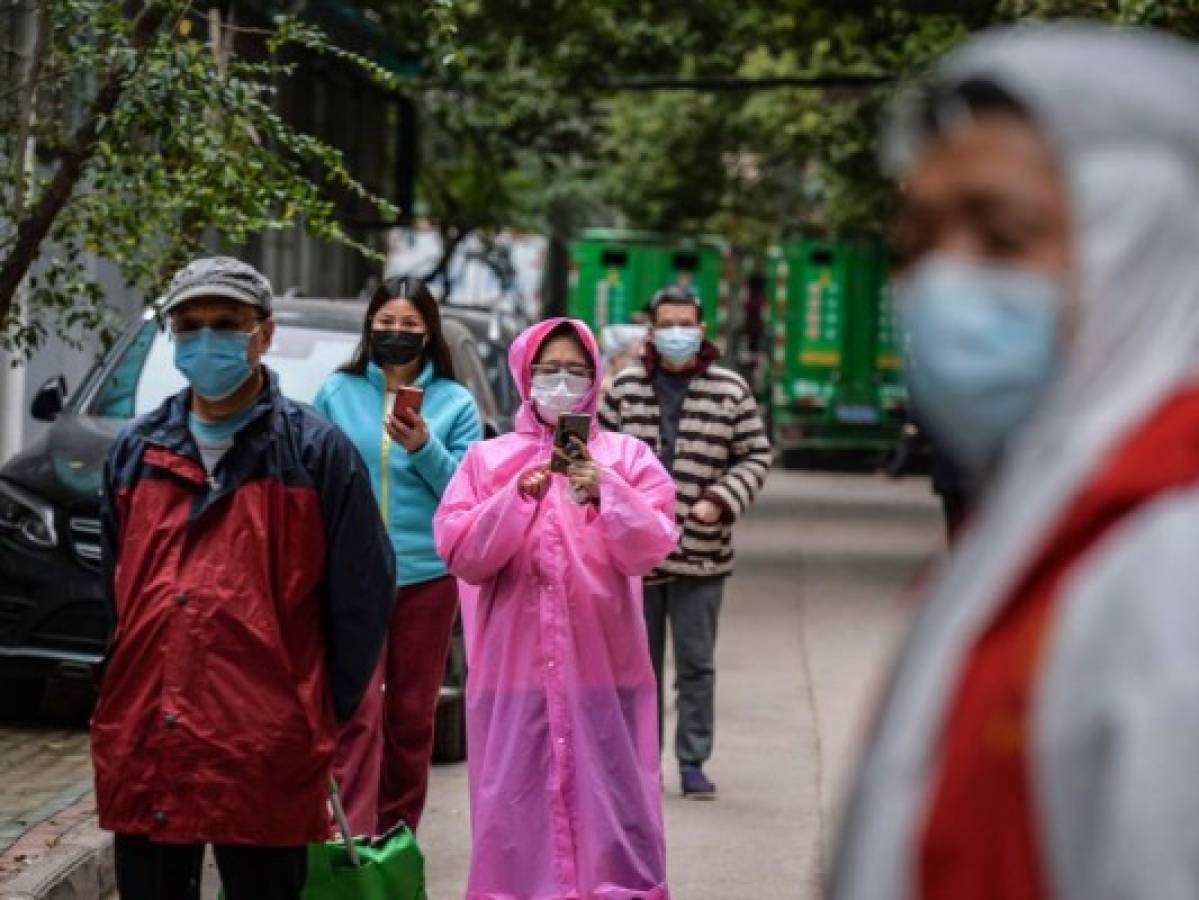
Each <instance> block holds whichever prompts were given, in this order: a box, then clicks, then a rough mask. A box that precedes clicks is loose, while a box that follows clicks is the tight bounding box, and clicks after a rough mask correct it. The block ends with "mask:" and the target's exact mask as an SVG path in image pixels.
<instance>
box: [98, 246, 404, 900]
mask: <svg viewBox="0 0 1199 900" xmlns="http://www.w3.org/2000/svg"><path fill="white" fill-rule="evenodd" d="M271 306H272V291H271V285H270V282H269V281H268V280H267V279H266V278H265V277H264V276H263V275H262V274H260V273H259V272H257V271H256V270H255V269H254V268H253V267H251V266H248V265H246V264H245V263H242V262H240V261H238V260H235V259H231V258H228V257H211V258H206V259H198V260H196V261H194V262H192V263H191V264H189V265H188V266H186V267H185V268H183V269H182V270H180V271H179V272H178V273H177V274H176V275H175V277H174V279H173V280H172V281H171V285H170V287H169V289H168V291H167V293H166V296H165V298H164V299H163V301H162V305H161V312H162V315H163V317H164V318H165V320H166V322H167V323H168V327H169V329H170V333H171V339H172V341H173V342H174V348H175V365H176V366H177V367H178V368H179V370H180V371H181V372H182V373H183V375H184V376H185V377H186V378H187V380H188V383H189V387H188V388H187V389H185V390H183V391H182V392H181V393H179V394H178V395H176V396H174V397H172V398H170V399H168V400H167V401H165V402H164V403H163V404H162V406H161V407H159V408H158V409H156V410H154V411H153V412H151V413H149V414H147V415H145V416H143V417H141V418H139V419H136V420H135V421H133V422H131V423H130V424H129V425H128V426H126V428H125V429H124V430H123V431H122V432H121V434H120V436H119V437H118V438H117V441H116V443H115V444H114V445H113V448H112V450H111V451H110V453H109V457H108V460H107V463H106V465H105V471H104V482H103V499H102V504H101V524H102V544H103V551H104V552H103V565H104V585H105V589H106V592H107V594H108V599H109V604H110V610H111V614H112V621H113V624H114V626H115V627H114V630H113V635H112V640H111V643H110V646H109V652H108V656H107V660H106V666H105V671H104V676H103V680H102V683H101V686H100V698H99V703H98V705H97V707H96V712H95V716H94V718H93V722H92V757H93V760H94V762H95V772H96V799H97V803H98V806H99V812H100V824H101V826H102V827H104V828H106V829H108V830H110V831H113V832H116V869H117V881H118V887H119V889H120V893H121V897H122V898H123V900H161V898H171V900H175V898H178V900H198V898H199V885H200V872H201V864H202V860H203V854H204V847H205V845H206V844H212V845H213V850H214V856H215V858H216V862H217V867H218V868H219V870H220V874H221V880H222V882H223V885H224V889H225V896H226V897H228V898H229V900H276V898H277V900H299V898H300V896H301V894H302V892H303V889H304V882H305V879H306V849H305V845H306V844H308V843H310V842H313V841H319V840H323V839H324V838H326V837H327V835H328V817H327V812H326V807H325V797H326V794H327V789H328V772H329V764H330V760H331V757H332V755H333V750H334V747H335V745H336V738H337V725H338V722H339V721H345V720H346V719H348V718H349V717H350V715H351V714H352V713H353V711H354V709H355V707H356V706H357V705H358V701H359V699H360V698H361V696H362V693H363V691H364V690H365V688H366V685H367V683H368V681H369V680H370V676H371V673H372V672H373V670H374V667H375V662H376V660H377V658H378V655H379V652H380V649H381V642H382V640H383V636H384V635H385V634H386V631H387V622H388V618H389V615H390V612H391V605H392V602H393V601H392V598H393V596H394V593H395V589H394V584H395V579H394V567H395V559H394V557H393V554H392V549H391V542H390V541H389V540H388V537H387V534H386V532H385V531H384V529H383V523H382V520H381V519H380V517H379V511H378V508H377V506H376V505H375V501H374V498H373V495H372V494H371V488H370V481H369V476H368V475H367V472H366V469H365V466H364V465H363V463H362V460H361V459H360V458H359V457H358V455H357V453H356V451H355V450H354V448H353V447H352V446H351V445H350V444H349V442H348V441H347V440H346V439H345V438H344V437H343V436H342V435H341V433H340V432H339V431H338V430H337V429H336V428H334V427H332V426H331V425H329V424H327V423H326V422H325V421H324V420H323V419H321V418H320V417H319V416H317V415H316V414H315V413H314V412H313V411H312V410H310V409H309V408H308V407H306V406H301V405H300V404H297V403H293V402H292V401H290V400H288V399H287V398H286V397H284V396H283V395H282V394H281V393H280V392H279V384H278V380H277V379H276V377H275V375H274V374H273V373H272V372H271V371H270V370H269V369H268V368H267V367H266V366H264V365H263V364H262V357H263V354H264V353H265V352H266V350H267V348H268V347H269V346H270V341H271V337H272V334H273V332H274V322H273V320H272V318H271Z"/></svg>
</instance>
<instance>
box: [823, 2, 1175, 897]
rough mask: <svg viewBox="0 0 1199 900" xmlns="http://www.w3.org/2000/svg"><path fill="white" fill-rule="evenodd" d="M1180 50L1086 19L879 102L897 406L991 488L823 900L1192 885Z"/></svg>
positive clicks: (1167, 893)
mask: <svg viewBox="0 0 1199 900" xmlns="http://www.w3.org/2000/svg"><path fill="white" fill-rule="evenodd" d="M1196 97H1199V53H1197V52H1196V48H1195V47H1194V46H1193V45H1191V44H1188V43H1185V42H1183V41H1180V40H1176V39H1172V38H1168V37H1165V36H1162V35H1156V34H1153V33H1148V32H1137V31H1114V30H1110V29H1107V28H1104V27H1102V26H1098V25H1084V24H1072V25H1058V26H1048V27H1045V26H1042V27H1037V28H1020V29H1013V30H1007V31H1001V32H997V33H992V34H989V35H985V36H983V37H981V38H979V39H977V40H975V41H973V42H971V43H969V44H968V45H966V46H965V47H964V48H962V49H961V50H959V51H957V52H955V53H953V54H951V55H950V56H949V57H947V58H946V59H945V60H944V61H943V62H942V63H941V64H940V65H938V66H937V67H936V68H935V69H934V71H933V72H932V74H931V75H930V77H929V78H928V79H927V80H926V82H925V83H924V84H923V85H922V86H921V88H920V89H919V90H917V91H913V92H912V93H911V94H910V95H909V96H908V97H907V98H906V99H905V100H902V101H901V102H900V104H899V106H898V111H897V115H896V122H895V126H894V132H893V134H892V138H891V141H890V142H889V147H890V151H891V161H892V162H893V163H894V166H895V171H896V174H897V175H898V177H899V178H900V179H901V180H902V182H903V184H904V208H903V212H902V214H901V218H900V221H899V222H898V229H897V239H898V243H899V247H900V256H901V269H900V272H899V275H898V277H897V279H896V285H895V287H896V297H897V306H898V311H899V314H900V316H901V318H902V319H903V324H904V327H905V331H906V333H907V334H908V336H909V340H910V354H911V357H912V367H911V369H910V371H909V379H910V387H911V389H912V393H913V399H914V402H915V403H916V404H917V405H918V407H919V408H920V409H921V410H922V412H923V413H924V415H925V416H926V418H927V419H928V420H929V424H930V426H931V428H932V430H933V431H934V433H935V434H936V436H937V438H938V439H939V440H940V441H942V442H943V444H944V446H945V447H946V449H948V450H949V451H951V452H952V454H953V456H954V458H955V459H956V460H957V461H958V462H959V463H960V464H962V465H964V466H966V467H967V468H968V469H970V470H972V471H974V472H986V474H987V483H988V485H989V487H988V490H987V496H985V497H984V498H983V500H982V503H981V506H980V508H979V509H978V511H977V513H976V515H975V517H974V519H973V520H972V522H971V523H970V524H969V525H968V527H967V528H966V529H965V533H964V534H963V535H962V538H961V541H960V543H959V544H958V546H957V548H956V550H955V552H954V554H953V555H952V557H951V558H950V560H949V561H948V562H947V564H946V565H945V567H944V570H943V571H942V572H941V573H940V574H939V576H938V577H937V578H936V579H935V581H934V584H933V585H932V589H931V595H930V597H929V598H928V602H927V603H926V605H925V606H924V608H923V610H922V612H921V614H920V616H919V618H918V621H917V622H916V624H915V626H914V629H913V631H912V633H911V635H910V636H909V638H908V641H907V645H906V647H905V648H904V650H903V652H902V654H901V657H900V660H899V664H898V667H897V669H896V672H895V674H894V677H893V681H892V684H891V687H890V690H889V692H888V694H887V697H886V701H885V703H884V705H883V707H882V709H881V710H880V713H879V715H878V717H877V719H876V721H875V726H874V733H873V735H872V738H871V741H870V744H869V747H868V749H867V752H866V754H865V757H864V761H863V764H862V766H861V768H860V771H859V773H858V776H857V781H856V787H855V790H854V794H853V798H852V800H851V803H850V806H849V809H848V813H847V817H846V822H845V826H844V832H843V834H842V839H841V842H840V846H839V851H838V855H837V861H836V865H835V869H834V874H833V878H832V885H831V888H832V890H831V897H832V898H833V900H884V898H885V900H906V898H922V900H949V898H952V900H977V898H984V897H986V898H1003V900H1036V898H1059V900H1116V898H1119V900H1140V898H1144V900H1150V898H1152V900H1183V898H1187V900H1190V898H1194V897H1197V896H1199V779H1197V778H1196V777H1195V770H1196V766H1197V764H1199V763H1197V761H1199V543H1197V536H1199V116H1197V115H1196V105H1195V104H1196Z"/></svg>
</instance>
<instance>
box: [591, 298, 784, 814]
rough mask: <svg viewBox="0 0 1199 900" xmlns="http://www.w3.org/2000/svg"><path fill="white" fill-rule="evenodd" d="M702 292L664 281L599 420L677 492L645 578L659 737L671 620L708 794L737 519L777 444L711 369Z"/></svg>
mask: <svg viewBox="0 0 1199 900" xmlns="http://www.w3.org/2000/svg"><path fill="white" fill-rule="evenodd" d="M702 311H703V308H702V306H701V305H700V302H699V299H698V298H697V297H696V296H695V294H693V293H692V292H691V291H689V290H687V289H686V288H682V287H678V286H674V287H668V288H663V289H662V290H660V291H658V293H657V294H655V295H654V297H653V299H652V301H651V303H650V310H649V315H650V323H651V326H652V332H651V338H650V342H649V343H648V344H647V345H646V347H645V352H644V354H643V355H642V358H641V360H640V361H639V362H638V363H637V364H635V365H633V366H630V367H629V368H627V369H625V370H624V371H623V372H621V374H620V375H618V376H617V377H616V379H615V380H614V381H613V382H612V384H611V386H610V387H609V388H608V390H607V391H606V392H605V393H604V398H603V402H602V403H601V405H600V412H599V419H600V423H601V424H602V425H603V426H604V427H605V428H607V429H608V430H610V431H623V432H625V433H626V434H629V435H632V436H633V437H636V438H639V439H641V440H642V441H644V442H646V443H647V444H649V446H651V447H653V448H654V449H655V450H656V451H657V453H658V457H659V458H660V459H661V461H662V465H663V466H665V467H666V469H667V470H668V471H669V472H670V473H671V475H672V476H673V478H674V481H675V486H676V488H677V490H678V501H677V504H676V507H675V514H676V516H677V519H678V522H679V526H680V528H681V533H682V537H681V540H680V542H679V544H678V546H677V547H675V548H674V552H673V553H671V555H670V557H669V558H668V559H667V560H666V561H665V562H663V563H662V565H661V566H659V567H658V568H657V569H656V570H655V571H654V573H653V575H652V576H651V578H650V579H647V583H646V586H645V621H646V626H647V629H648V632H649V642H650V653H651V655H652V657H653V661H654V672H655V674H656V675H657V681H658V739H659V744H661V742H662V718H663V715H662V714H663V703H662V691H663V688H662V669H663V660H664V657H665V653H666V627H667V623H668V622H669V624H670V631H671V636H672V637H673V640H674V662H675V670H676V672H677V677H676V688H677V690H678V711H679V719H678V728H677V730H676V732H675V754H676V755H677V757H678V761H679V774H680V781H681V784H682V790H683V794H684V796H687V797H692V798H695V799H713V798H715V796H716V785H715V783H713V782H712V780H711V779H710V778H708V776H707V775H706V774H705V773H704V771H703V766H704V764H705V763H706V762H707V761H708V759H709V757H711V755H712V744H713V738H714V734H713V732H714V729H715V716H716V712H715V703H716V625H717V620H718V618H719V616H720V604H721V600H722V598H723V596H724V582H725V578H726V577H727V576H728V575H729V573H731V572H732V571H733V544H732V534H733V523H734V522H736V521H737V519H738V517H740V516H741V514H742V513H744V512H745V511H746V510H747V509H749V506H750V504H752V503H753V501H754V498H755V497H756V496H757V493H758V491H759V490H760V489H761V487H762V485H763V484H764V483H765V481H766V473H767V472H768V471H769V470H770V465H771V462H772V457H771V451H770V442H769V440H768V439H767V437H766V429H765V427H764V426H763V424H762V420H761V418H760V417H759V415H758V407H757V403H756V402H755V400H754V395H753V392H752V391H751V390H750V388H749V385H747V384H746V383H745V380H744V379H743V378H742V377H741V376H740V375H738V374H736V373H735V372H732V371H730V370H728V369H724V368H721V367H719V366H716V365H714V363H715V361H716V359H717V358H718V357H719V355H720V351H719V350H717V349H716V347H715V345H713V344H712V343H711V342H709V341H707V340H705V338H704V332H703V326H702V324H701V315H702Z"/></svg>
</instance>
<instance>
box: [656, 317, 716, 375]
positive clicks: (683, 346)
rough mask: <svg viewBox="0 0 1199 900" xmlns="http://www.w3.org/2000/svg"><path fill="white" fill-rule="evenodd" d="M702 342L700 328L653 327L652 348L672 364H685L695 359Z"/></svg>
mask: <svg viewBox="0 0 1199 900" xmlns="http://www.w3.org/2000/svg"><path fill="white" fill-rule="evenodd" d="M703 343H704V332H703V329H702V328H697V327H685V326H682V325H672V326H671V327H669V328H655V329H654V349H655V350H657V351H658V355H659V356H661V357H662V358H663V359H664V360H666V361H667V362H668V363H670V364H671V365H674V366H685V365H686V364H687V363H689V362H691V360H693V359H695V357H696V355H697V354H698V353H699V348H700V347H701V346H703Z"/></svg>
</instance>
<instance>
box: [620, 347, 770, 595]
mask: <svg viewBox="0 0 1199 900" xmlns="http://www.w3.org/2000/svg"><path fill="white" fill-rule="evenodd" d="M647 362H648V365H647ZM653 362H654V361H653V353H652V350H651V351H650V357H649V359H648V361H642V362H638V363H637V364H635V365H633V366H630V367H629V368H627V369H625V370H624V371H622V372H621V373H620V374H619V375H617V376H616V378H615V379H613V381H612V383H611V384H610V385H609V387H608V389H607V390H606V391H605V392H604V396H603V399H602V400H601V402H600V407H599V414H598V415H599V422H600V424H601V425H602V426H603V427H604V428H606V429H608V430H609V431H621V432H624V433H625V434H631V435H633V436H634V437H637V438H641V440H643V441H645V442H646V443H647V444H649V445H650V446H651V447H653V448H654V451H655V452H656V453H657V454H658V455H659V457H660V456H661V455H662V437H661V416H662V410H661V406H660V404H659V402H658V397H657V394H656V393H655V391H654V382H653V376H652V375H651V374H650V373H651V368H650V367H652V365H653ZM771 462H772V456H771V450H770V441H769V439H768V438H767V436H766V429H765V427H764V426H763V425H762V418H761V416H759V415H758V405H757V403H756V401H755V400H754V395H753V392H752V391H751V390H750V389H749V385H747V384H746V383H745V380H744V379H743V378H742V377H741V376H740V375H738V374H737V373H736V372H732V371H730V370H728V369H723V368H720V367H719V366H708V367H706V368H701V370H700V371H699V372H697V373H696V374H695V375H694V376H693V377H692V379H691V383H690V385H689V387H688V389H687V396H686V397H685V398H684V400H683V410H682V415H681V417H680V419H679V433H678V440H677V441H676V443H675V455H674V471H673V472H672V474H673V476H674V481H675V486H676V488H677V490H678V499H677V500H676V506H675V516H676V517H677V519H678V522H679V528H680V530H681V532H682V538H681V540H680V541H679V546H678V547H677V548H676V549H675V551H674V553H672V554H671V555H670V557H669V558H667V560H666V561H665V562H663V563H662V564H661V565H660V566H659V567H658V568H657V569H656V570H655V571H654V573H653V575H652V576H650V579H649V580H652V579H653V578H655V577H657V578H661V577H663V576H669V575H701V576H702V575H727V574H728V573H729V572H731V571H732V570H733V540H732V538H733V524H734V523H735V522H736V521H737V519H738V518H739V517H740V516H741V514H742V513H744V512H745V511H746V510H747V509H749V507H750V504H752V503H753V501H754V497H755V496H756V495H757V493H758V491H759V490H760V489H761V487H762V485H763V484H764V483H765V481H766V473H767V472H768V471H769V470H770V465H771ZM703 498H707V499H709V500H712V501H714V502H715V503H716V504H717V505H718V506H721V507H722V508H723V509H724V511H725V515H724V517H723V518H722V520H721V521H720V522H718V523H716V524H715V525H701V524H700V523H698V522H696V521H694V520H693V519H691V518H689V513H690V511H691V507H692V505H693V504H695V503H696V502H698V501H699V500H700V499H703Z"/></svg>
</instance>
